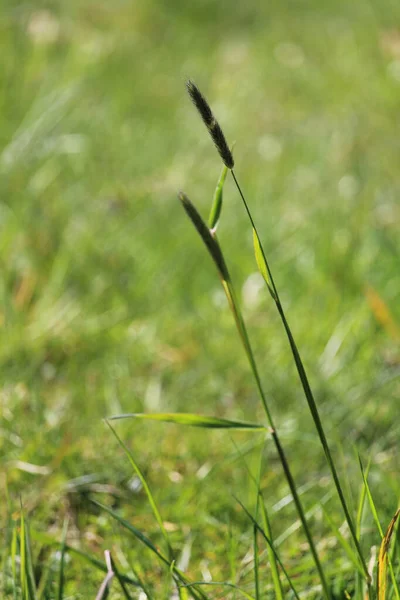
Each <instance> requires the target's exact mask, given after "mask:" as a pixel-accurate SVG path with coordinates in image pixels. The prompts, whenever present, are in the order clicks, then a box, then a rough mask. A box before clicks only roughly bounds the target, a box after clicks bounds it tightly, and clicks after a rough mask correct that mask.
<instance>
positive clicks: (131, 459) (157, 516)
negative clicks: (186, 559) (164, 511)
mask: <svg viewBox="0 0 400 600" xmlns="http://www.w3.org/2000/svg"><path fill="white" fill-rule="evenodd" d="M106 423H107V425H108V427H109V428H110V429H111V431H112V433H113V435H114V437H115V438H116V440H117V441H118V443H119V445H120V446H121V448H122V449H123V450H124V452H125V454H126V456H127V457H128V460H129V462H130V463H131V465H132V467H133V469H134V471H135V473H136V475H137V476H138V477H139V479H140V481H141V484H142V486H143V489H144V491H145V492H146V495H147V499H148V501H149V503H150V506H151V509H152V511H153V514H154V517H155V519H156V521H157V524H158V526H159V528H160V531H161V533H162V535H163V537H164V540H165V543H166V546H167V549H168V554H169V556H170V559H171V560H172V557H173V550H172V546H171V544H170V541H169V537H168V534H167V532H166V530H165V527H164V523H163V520H162V518H161V514H160V511H159V510H158V507H157V504H156V502H155V500H154V497H153V494H152V493H151V490H150V488H149V486H148V484H147V481H146V478H145V476H144V475H143V473H142V470H141V469H140V467H139V465H138V464H137V463H136V461H135V459H134V457H133V454H132V452H131V451H130V450H129V449H128V447H127V446H126V445H125V444H124V442H123V441H122V440H121V438H120V437H119V435H118V434H117V432H116V431H115V429H114V428H113V427H112V425H111V424H110V423H109V422H108V421H106Z"/></svg>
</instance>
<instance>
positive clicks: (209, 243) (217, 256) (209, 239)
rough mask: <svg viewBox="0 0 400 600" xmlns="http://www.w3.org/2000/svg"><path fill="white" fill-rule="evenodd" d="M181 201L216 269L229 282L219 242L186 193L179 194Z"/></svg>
mask: <svg viewBox="0 0 400 600" xmlns="http://www.w3.org/2000/svg"><path fill="white" fill-rule="evenodd" d="M179 200H180V201H181V202H182V205H183V208H184V209H185V211H186V214H187V215H188V217H189V219H190V220H191V221H192V223H193V225H194V226H195V228H196V229H197V232H198V234H199V235H200V237H201V239H202V240H203V242H204V244H205V245H206V247H207V250H208V251H209V253H210V255H211V257H212V259H213V261H214V262H215V264H216V267H217V269H218V271H219V274H220V276H221V277H222V279H223V280H225V281H228V279H229V274H228V269H227V267H226V264H225V260H224V257H223V255H222V252H221V248H220V247H219V244H218V242H217V240H216V239H215V238H214V237H213V235H212V233H211V231H210V230H209V228H208V227H207V225H206V223H205V222H204V221H203V219H202V218H201V216H200V215H199V213H198V212H197V210H196V208H195V207H194V205H193V204H192V202H191V201H190V200H189V198H188V197H187V196H186V194H185V193H184V192H180V193H179Z"/></svg>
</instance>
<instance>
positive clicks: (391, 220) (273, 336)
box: [0, 0, 400, 598]
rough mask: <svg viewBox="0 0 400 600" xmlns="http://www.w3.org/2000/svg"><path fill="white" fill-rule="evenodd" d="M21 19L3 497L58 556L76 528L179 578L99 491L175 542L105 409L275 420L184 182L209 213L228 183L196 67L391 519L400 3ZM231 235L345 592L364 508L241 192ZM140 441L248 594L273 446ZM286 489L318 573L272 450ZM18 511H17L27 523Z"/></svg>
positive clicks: (349, 434)
mask: <svg viewBox="0 0 400 600" xmlns="http://www.w3.org/2000/svg"><path fill="white" fill-rule="evenodd" d="M0 10H1V12H0V64H1V69H0V86H1V91H0V258H1V311H0V325H1V336H0V363H1V375H2V380H1V390H0V391H1V396H0V412H1V425H0V427H1V430H0V451H1V463H2V471H3V472H4V477H3V479H2V484H1V485H2V486H3V488H4V490H5V487H6V483H7V488H8V494H9V497H10V505H11V508H12V510H13V511H18V509H19V498H21V501H22V504H23V505H24V508H25V511H26V514H27V515H28V516H29V520H30V523H31V527H32V531H33V534H32V539H33V541H32V545H33V547H34V552H35V553H36V554H38V553H39V552H42V553H43V554H44V555H45V554H46V552H49V550H46V548H47V547H48V546H47V542H48V541H49V539H50V538H52V539H55V540H59V539H60V538H61V530H62V526H63V521H64V519H65V518H66V517H68V518H69V521H70V524H69V538H68V539H69V542H70V543H71V544H72V545H75V546H79V547H81V548H82V549H84V550H85V551H87V552H90V553H91V554H92V555H95V556H98V557H99V558H101V556H102V552H103V551H104V550H105V549H106V548H111V549H114V551H115V553H116V556H117V558H119V560H120V561H121V562H122V564H123V565H125V567H126V568H128V563H129V560H128V558H129V559H130V560H131V561H132V562H133V563H134V564H135V565H136V566H137V568H139V569H140V568H141V569H142V571H143V573H144V576H145V578H146V579H147V580H148V581H150V582H153V584H154V585H155V586H156V589H158V588H157V586H158V585H159V583H160V582H163V581H164V580H165V579H166V578H168V573H167V575H165V573H163V571H161V570H160V569H159V566H158V565H157V564H156V563H155V562H154V560H153V559H152V558H151V556H150V555H149V556H147V554H143V551H142V549H141V548H140V547H136V546H135V544H134V543H133V542H132V540H130V541H129V542H128V541H127V540H126V538H125V537H124V535H123V534H121V531H120V530H119V529H118V528H117V527H116V526H115V524H114V525H113V524H112V521H110V519H109V518H108V517H107V515H106V514H104V513H102V512H101V511H99V510H98V509H97V508H96V507H94V506H93V505H92V504H91V502H90V498H97V499H98V500H100V501H102V502H103V503H105V504H109V505H112V506H113V507H114V508H115V509H117V510H119V511H121V514H124V515H126V516H127V517H128V518H129V519H130V520H131V522H132V523H134V524H136V526H137V527H139V528H140V529H142V530H143V531H146V533H147V534H148V535H149V537H151V538H152V539H154V540H155V541H157V540H159V536H160V534H159V532H158V530H157V525H156V523H155V522H154V520H153V518H152V515H151V511H150V509H149V506H148V502H147V500H146V496H145V494H144V493H143V490H141V489H140V486H138V485H137V481H136V480H135V479H134V478H133V474H132V469H131V466H130V465H129V462H128V461H127V459H126V456H125V455H124V454H123V452H122V451H121V449H120V448H119V447H118V444H117V443H116V440H115V438H114V437H113V436H112V435H111V433H110V431H109V430H108V428H107V427H106V426H105V424H104V422H103V421H102V419H103V418H104V417H107V416H109V415H113V414H118V413H126V412H173V411H180V412H185V411H186V412H191V413H201V414H210V415H216V416H219V417H226V418H236V419H245V420H249V421H257V420H262V419H263V416H262V410H261V406H260V403H259V400H258V398H257V395H256V389H255V387H254V383H253V381H252V379H251V376H250V373H249V369H248V366H247V363H246V360H245V357H244V355H243V352H242V349H241V347H240V343H239V341H238V339H237V335H236V332H235V328H234V323H233V320H232V317H231V314H230V312H229V309H228V306H227V303H226V302H225V299H224V296H223V293H222V290H221V289H220V286H219V282H218V278H217V276H216V272H215V269H214V267H213V265H212V264H211V261H210V260H209V257H208V256H207V254H206V252H205V251H204V248H203V247H202V246H201V243H200V242H199V240H198V238H197V236H196V234H195V232H194V230H193V228H192V226H191V225H190V223H189V221H188V220H187V218H186V216H185V214H184V212H183V211H182V208H181V207H180V205H179V202H178V201H177V191H178V190H179V189H184V190H185V192H186V193H187V194H188V195H189V196H190V198H191V199H192V200H193V201H194V202H195V203H196V205H197V207H198V208H199V210H200V211H201V212H202V213H203V214H205V215H207V212H208V210H209V206H210V201H211V198H212V195H213V191H214V188H215V184H216V181H217V178H218V174H219V172H220V159H219V157H218V155H217V153H216V152H215V150H214V148H213V147H212V143H211V141H210V139H209V138H208V136H207V133H206V131H205V129H204V127H203V126H202V124H201V122H200V119H199V118H198V115H197V114H196V113H195V110H194V108H193V106H191V104H190V102H189V100H188V98H187V94H186V91H185V86H184V83H185V80H186V79H187V78H188V77H191V78H193V79H194V80H195V81H196V82H197V84H198V85H199V86H200V87H201V89H202V90H203V91H204V93H205V94H206V96H207V97H208V99H209V100H210V102H211V104H212V106H213V109H214V110H215V113H216V114H217V116H218V117H219V120H220V122H221V124H222V126H223V128H224V131H225V132H226V135H227V137H228V140H229V141H230V142H232V141H233V140H235V141H236V146H235V150H234V154H235V160H236V165H237V166H236V172H237V174H238V176H240V180H241V183H242V185H243V187H244V189H245V191H246V194H247V197H248V199H249V202H250V204H251V207H252V211H253V214H254V218H255V220H256V222H257V223H258V226H259V230H260V234H261V236H262V240H263V242H264V244H265V248H266V250H267V254H268V256H269V260H270V263H271V266H272V268H273V271H274V275H275V279H276V282H277V284H278V286H279V289H280V290H281V296H282V300H283V302H284V305H285V307H286V309H287V313H288V317H289V320H290V322H291V325H292V328H293V331H294V333H295V336H296V339H297V342H298V345H299V347H300V349H301V351H302V355H303V358H304V361H305V364H306V366H307V369H308V372H309V376H310V380H311V382H312V384H313V387H314V390H315V394H316V399H317V403H318V406H319V407H320V410H321V415H322V419H323V422H324V424H325V426H326V430H327V435H328V438H329V440H330V441H331V442H332V445H333V448H334V454H335V459H336V460H337V464H338V465H339V470H340V472H341V475H342V476H343V478H344V480H345V481H346V482H347V488H348V489H347V493H348V497H349V498H350V504H351V499H354V502H355V500H356V497H357V494H358V492H359V488H360V486H361V476H360V471H359V465H358V459H357V456H356V448H357V449H358V451H359V452H360V454H361V456H362V459H363V461H364V462H365V464H366V463H367V462H368V460H369V459H371V470H370V483H371V489H372V491H373V494H374V497H375V500H376V502H377V504H378V505H379V507H380V511H381V516H382V521H384V523H386V524H387V523H388V522H389V520H390V518H391V516H392V514H393V512H394V510H395V508H396V507H397V503H398V499H399V494H400V482H399V470H398V439H399V433H400V431H399V430H400V421H399V418H398V417H399V411H398V402H399V382H398V374H399V364H400V352H399V347H398V342H399V337H400V303H399V301H398V298H399V288H400V270H399V259H400V250H399V218H400V208H399V206H400V204H399V192H400V135H399V128H400V117H399V115H400V113H399V106H400V104H399V98H400V6H399V5H398V3H396V2H394V1H393V0H382V1H381V2H379V3H378V2H373V1H372V0H371V1H367V0H353V1H352V2H347V1H344V0H343V1H340V2H322V3H321V2H319V1H316V0H309V1H303V2H291V1H289V0H285V1H284V2H281V1H277V0H276V1H275V0H274V1H272V2H265V3H262V2H258V1H255V0H249V1H247V2H235V3H229V2H215V1H213V0H203V1H198V0H194V1H193V2H178V1H176V0H170V1H168V2H162V1H161V0H160V1H157V0H150V1H144V0H143V1H140V2H133V1H132V2H128V1H123V0H115V1H114V2H106V1H96V2H94V1H93V2H91V1H89V0H70V1H69V2H61V1H60V0H58V1H57V0H54V1H53V2H41V1H35V2H33V1H32V2H19V1H15V0H3V1H2V3H1V9H0ZM219 237H220V241H221V244H222V246H223V248H224V250H225V251H226V255H227V256H228V259H229V266H230V268H231V271H232V273H233V276H234V278H235V280H236V284H237V287H238V289H239V290H240V296H241V300H242V304H243V309H244V313H245V316H246V318H247V321H248V325H249V330H250V335H251V338H252V340H253V342H254V346H255V350H256V355H257V359H258V360H259V364H260V367H261V372H262V376H263V381H264V384H265V387H266V390H267V393H268V397H269V398H270V399H271V404H272V410H273V413H274V416H275V418H276V421H277V423H278V425H279V428H280V431H281V435H282V438H283V440H284V442H285V445H286V447H287V449H288V454H289V458H290V460H291V461H292V465H293V470H294V472H295V477H296V480H297V482H298V483H299V486H300V488H301V489H302V498H303V500H304V504H305V506H306V508H307V509H309V510H310V511H312V512H311V514H312V519H311V520H312V524H313V525H312V526H313V529H314V531H316V534H317V537H319V538H320V539H321V540H323V542H322V543H321V553H322V556H323V560H324V562H325V563H326V564H327V565H328V566H329V567H328V568H329V569H330V572H331V573H333V574H337V575H338V577H339V578H344V579H345V578H346V577H347V573H348V570H346V569H347V566H348V565H347V563H346V560H345V558H344V557H342V554H343V553H342V551H341V548H340V547H338V546H337V545H335V543H334V542H333V543H332V537H331V535H330V532H329V531H327V528H326V524H325V522H324V520H323V518H322V517H321V514H322V513H321V508H320V507H321V503H322V504H323V505H324V506H325V508H326V509H327V510H328V512H329V513H330V515H331V517H332V519H333V521H334V522H335V524H336V525H337V526H341V525H342V521H343V518H342V516H341V513H340V510H339V506H338V502H337V498H336V495H335V492H334V489H333V487H332V484H331V479H330V476H329V473H328V471H327V468H326V465H325V461H324V457H323V452H322V450H321V449H320V447H319V445H318V443H317V437H316V434H315V432H314V429H313V426H312V422H311V419H310V416H309V412H308V409H307V407H306V404H305V401H304V398H303V396H302V393H301V389H300V387H299V385H298V380H297V374H296V373H295V370H294V367H293V363H292V358H291V355H290V350H289V347H288V344H287V341H286V340H285V337H284V334H283V330H282V326H281V323H280V321H279V319H278V316H277V314H276V311H275V310H274V306H273V304H272V302H271V298H270V297H269V296H268V293H267V291H266V290H265V288H263V287H262V285H261V284H260V278H259V276H258V275H256V274H255V271H256V265H255V261H254V257H253V251H252V237H251V231H250V230H249V228H248V224H247V220H246V218H245V213H244V211H243V208H242V205H241V203H240V198H239V197H238V194H237V192H236V190H235V188H234V186H233V184H232V181H231V180H230V179H228V180H227V184H226V188H225V196H224V208H223V213H222V219H221V225H220V229H219ZM396 377H397V379H396ZM115 427H116V429H117V431H118V433H119V434H120V435H121V437H122V438H123V439H124V440H125V442H126V443H127V445H128V446H129V448H130V449H131V450H132V451H133V453H134V456H135V458H136V460H137V461H138V463H139V464H140V465H141V466H142V468H143V470H144V472H145V474H146V477H147V479H148V482H149V485H150V486H151V488H152V490H153V492H154V495H155V497H156V499H157V501H158V502H159V505H160V507H161V511H162V516H163V519H164V520H165V522H166V526H167V529H168V531H169V532H170V534H171V539H172V541H173V543H174V544H175V545H176V547H177V548H181V549H184V560H188V567H187V568H188V571H189V572H190V573H191V574H192V576H193V578H194V579H196V578H197V579H207V578H210V577H212V578H214V579H215V580H221V579H224V580H228V579H229V577H230V575H231V574H232V573H236V575H235V576H236V577H237V579H240V578H241V580H243V581H245V582H246V573H247V571H249V570H250V569H251V553H250V554H249V552H250V548H251V544H252V538H251V527H250V526H249V522H248V521H247V519H246V516H245V515H244V513H243V512H242V511H241V509H240V507H239V505H238V504H237V502H236V501H235V499H234V498H233V495H236V496H239V497H240V499H241V500H242V501H243V502H245V503H246V504H248V505H251V504H252V503H253V501H254V489H253V485H252V483H251V478H250V476H249V473H248V471H247V467H246V463H247V465H248V466H249V468H250V469H252V470H253V471H254V470H257V465H258V455H259V446H257V448H254V447H255V445H256V444H259V442H260V438H259V437H258V438H257V437H255V436H254V434H249V433H233V434H229V433H226V432H225V433H224V432H218V431H215V432H213V431H204V430H196V429H190V428H188V429H184V428H178V427H177V426H176V425H172V424H170V425H165V424H156V423H142V422H141V423H135V422H132V421H129V422H117V423H116V424H115ZM262 487H263V489H264V492H265V495H266V498H267V503H268V505H269V507H270V509H271V519H272V523H273V526H274V529H275V535H276V537H277V538H278V543H279V547H280V550H281V553H282V556H283V557H285V559H286V561H287V563H288V564H289V566H290V564H291V561H293V564H295V562H296V560H297V559H298V558H299V556H301V555H302V554H304V558H305V560H304V561H303V562H302V565H303V568H304V569H305V571H306V570H307V566H308V567H310V566H311V559H308V558H307V556H306V555H307V548H306V546H305V543H304V538H303V534H302V533H301V531H300V530H299V529H298V528H297V529H296V528H294V529H293V530H292V529H290V527H291V525H292V524H293V523H294V522H295V521H296V515H295V513H294V510H293V506H292V503H291V502H290V497H288V490H287V487H286V484H285V482H284V479H283V476H282V474H281V469H280V466H279V464H278V462H277V460H276V456H275V453H274V450H273V447H272V445H271V447H270V448H269V446H268V444H267V447H266V468H265V469H264V474H263V477H262ZM6 514H7V503H3V505H2V507H1V508H0V518H1V520H2V522H3V524H4V523H6ZM4 527H5V525H4ZM363 528H364V532H365V537H364V539H365V542H364V544H365V546H364V549H365V553H366V555H367V556H369V551H370V547H371V546H372V545H374V544H375V545H376V544H378V543H379V535H378V533H376V532H375V529H374V528H373V526H372V517H370V516H369V513H368V511H367V513H366V516H365V519H364V522H363ZM6 529H7V528H6V527H5V530H6ZM42 534H45V535H46V536H47V537H46V539H45V538H44V537H43V536H42V537H41V535H42ZM5 539H6V536H5ZM7 549H8V546H7V543H5V544H4V545H3V546H2V552H3V558H4V557H5V556H6V553H7V552H8V550H7ZM246 556H247V558H246ZM127 557H128V558H127ZM124 561H125V562H124ZM138 565H141V566H140V567H139V566H138ZM346 565H347V566H346ZM66 577H67V580H66V590H67V592H68V593H69V594H70V597H73V598H78V597H85V598H88V597H94V596H95V593H96V590H97V588H98V585H99V581H100V580H101V577H100V576H99V574H98V573H97V572H93V570H92V569H90V568H88V567H87V566H85V564H84V563H81V562H80V561H79V560H78V559H77V558H76V557H75V558H74V557H72V556H71V557H70V561H69V562H68V565H67V570H66ZM265 577H267V575H265ZM301 577H302V573H301V572H299V573H298V578H300V580H301ZM161 589H162V587H161ZM78 592H79V594H80V595H78ZM159 593H160V594H161V592H159ZM116 597H117V596H116ZM156 597H162V595H157V596H156ZM224 597H227V596H224ZM232 597H233V596H232Z"/></svg>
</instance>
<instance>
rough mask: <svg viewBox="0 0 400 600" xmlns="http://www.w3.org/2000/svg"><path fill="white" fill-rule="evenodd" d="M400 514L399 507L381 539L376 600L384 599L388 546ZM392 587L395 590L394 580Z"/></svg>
mask: <svg viewBox="0 0 400 600" xmlns="http://www.w3.org/2000/svg"><path fill="white" fill-rule="evenodd" d="M399 515H400V508H398V509H397V511H396V512H395V514H394V516H393V518H392V520H391V521H390V523H389V526H388V528H387V531H386V533H385V535H384V537H383V539H382V543H381V547H380V550H379V557H378V577H377V582H376V587H377V593H378V600H386V587H387V566H388V564H389V547H390V542H391V539H392V536H393V532H394V530H395V526H396V522H397V519H398V518H399ZM394 586H395V587H394V589H395V590H396V587H397V585H396V581H394Z"/></svg>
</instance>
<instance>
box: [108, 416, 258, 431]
mask: <svg viewBox="0 0 400 600" xmlns="http://www.w3.org/2000/svg"><path fill="white" fill-rule="evenodd" d="M118 419H146V420H149V421H161V422H163V423H175V424H177V425H189V426H190V427H202V428H205V429H240V430H242V429H252V430H255V431H266V428H265V427H264V426H263V425H259V424H257V423H248V422H246V421H232V420H230V419H221V418H219V417H206V416H202V415H195V414H189V413H127V414H125V415H115V416H113V417H109V420H110V421H115V420H118Z"/></svg>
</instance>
